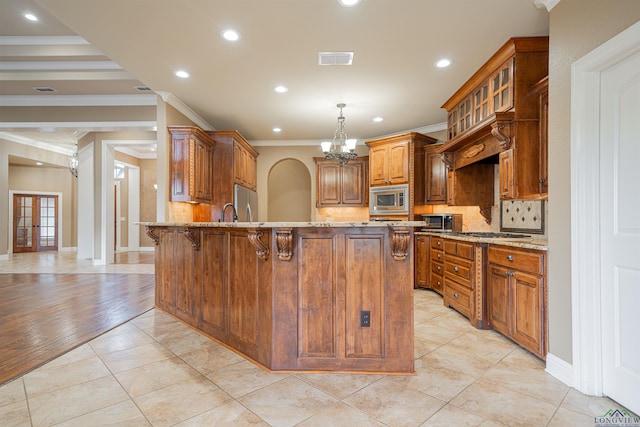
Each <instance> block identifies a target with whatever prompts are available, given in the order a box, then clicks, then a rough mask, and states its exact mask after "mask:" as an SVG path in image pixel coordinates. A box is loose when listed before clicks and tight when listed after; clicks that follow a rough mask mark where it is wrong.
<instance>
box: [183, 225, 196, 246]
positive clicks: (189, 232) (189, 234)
mask: <svg viewBox="0 0 640 427" xmlns="http://www.w3.org/2000/svg"><path fill="white" fill-rule="evenodd" d="M182 234H184V237H186V238H187V240H188V241H189V242H191V247H192V248H193V250H194V251H197V250H200V233H198V231H196V230H194V229H193V228H187V229H186V230H184V231H183V232H182Z"/></svg>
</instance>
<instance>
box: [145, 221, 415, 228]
mask: <svg viewBox="0 0 640 427" xmlns="http://www.w3.org/2000/svg"><path fill="white" fill-rule="evenodd" d="M137 224H140V225H144V226H148V227H194V228H207V227H213V228H286V227H291V228H306V227H319V228H323V227H329V228H330V227H333V228H344V227H357V228H359V227H412V228H415V227H424V226H425V223H424V222H423V221H363V222H139V223H137Z"/></svg>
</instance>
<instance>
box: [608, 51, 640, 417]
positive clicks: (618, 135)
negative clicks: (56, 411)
mask: <svg viewBox="0 0 640 427" xmlns="http://www.w3.org/2000/svg"><path fill="white" fill-rule="evenodd" d="M600 88H601V89H600V90H601V97H600V114H601V116H600V117H601V122H600V214H601V215H600V221H601V222H600V239H601V240H600V242H601V252H600V253H601V255H600V256H601V270H600V271H601V272H602V275H601V289H602V295H601V297H602V346H603V351H602V361H603V366H602V369H603V383H602V385H603V392H604V394H606V395H607V396H609V397H611V398H612V399H613V400H615V401H617V402H619V403H620V404H622V405H624V406H626V407H627V408H628V409H630V410H632V411H634V412H636V413H640V393H639V392H638V390H640V187H639V186H640V53H636V54H635V55H633V56H630V57H629V58H627V59H625V60H623V61H621V62H619V63H617V64H615V65H613V66H612V67H610V68H609V69H607V70H605V71H603V72H602V73H601V85H600Z"/></svg>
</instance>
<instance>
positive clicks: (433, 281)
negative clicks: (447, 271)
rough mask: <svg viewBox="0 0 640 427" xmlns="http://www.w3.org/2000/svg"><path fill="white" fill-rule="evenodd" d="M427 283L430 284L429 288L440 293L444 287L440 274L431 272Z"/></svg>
mask: <svg viewBox="0 0 640 427" xmlns="http://www.w3.org/2000/svg"><path fill="white" fill-rule="evenodd" d="M429 285H430V286H431V289H433V290H434V291H436V292H437V293H439V294H440V295H442V290H443V288H444V279H443V278H442V274H436V273H434V272H431V277H430V278H429Z"/></svg>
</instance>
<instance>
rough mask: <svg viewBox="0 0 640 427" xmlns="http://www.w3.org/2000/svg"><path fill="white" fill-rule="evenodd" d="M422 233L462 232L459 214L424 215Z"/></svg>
mask: <svg viewBox="0 0 640 427" xmlns="http://www.w3.org/2000/svg"><path fill="white" fill-rule="evenodd" d="M422 220H423V221H424V222H425V226H424V228H423V230H424V231H462V215H461V214H424V215H422Z"/></svg>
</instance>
